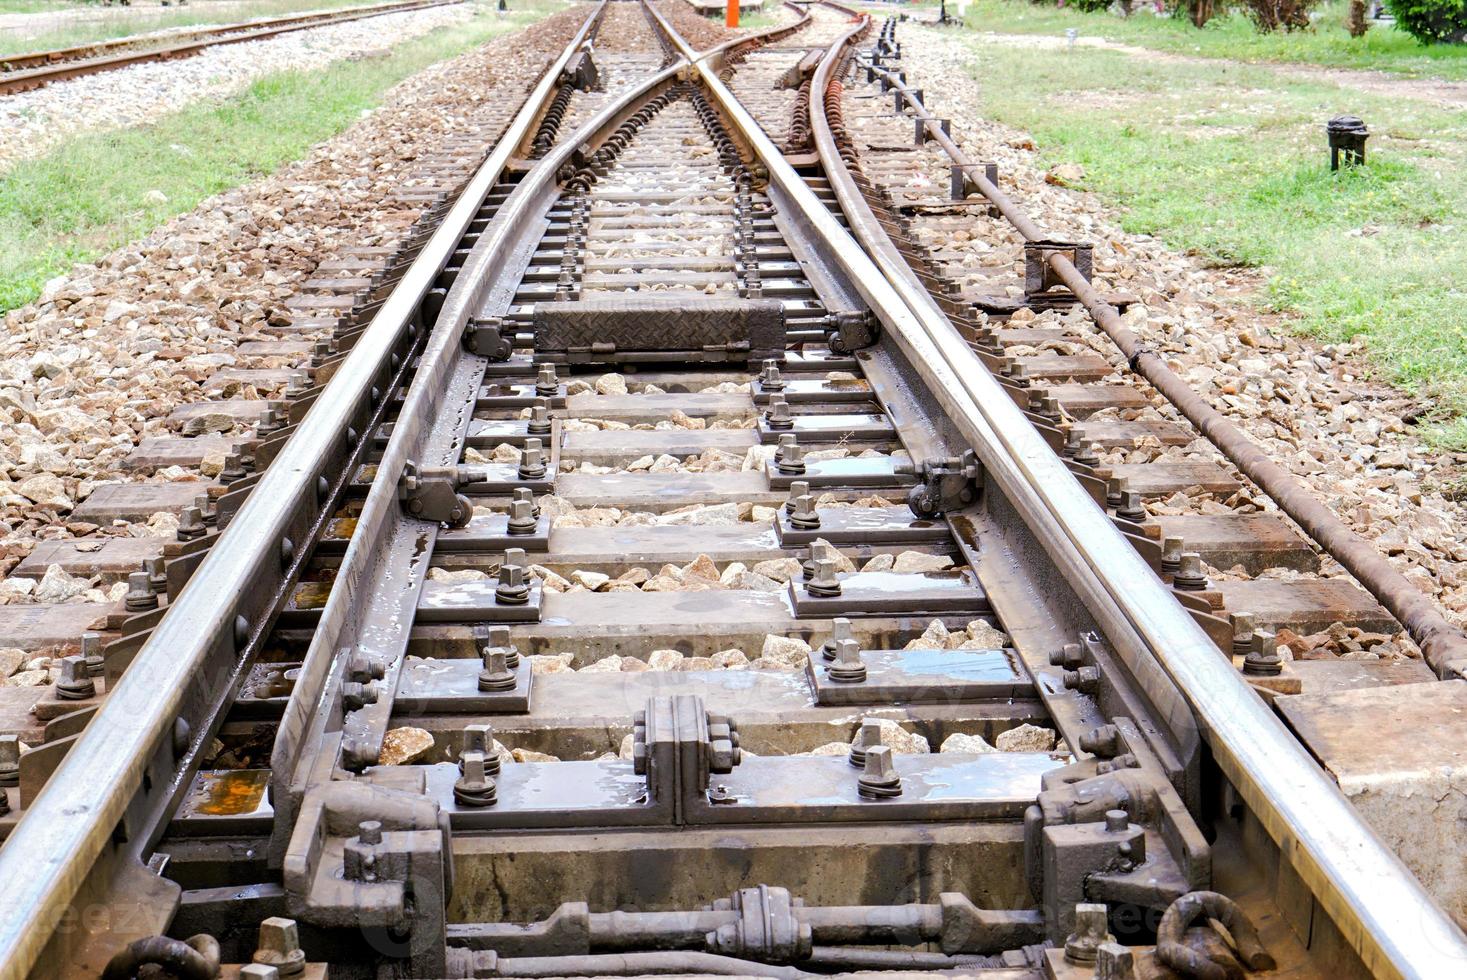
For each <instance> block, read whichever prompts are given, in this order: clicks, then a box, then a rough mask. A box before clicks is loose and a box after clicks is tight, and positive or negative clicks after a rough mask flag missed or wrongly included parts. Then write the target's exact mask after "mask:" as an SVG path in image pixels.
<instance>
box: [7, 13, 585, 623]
mask: <svg viewBox="0 0 1467 980" xmlns="http://www.w3.org/2000/svg"><path fill="white" fill-rule="evenodd" d="M583 10H584V8H573V9H571V10H568V11H566V12H563V13H560V14H557V15H555V16H553V17H551V18H548V19H547V20H545V21H542V22H541V23H539V24H536V25H534V26H532V27H531V28H529V29H527V30H525V31H522V32H519V33H517V34H513V35H508V36H505V37H501V38H498V39H496V40H494V41H492V42H491V43H489V44H487V45H485V46H483V47H481V48H479V49H477V50H475V51H473V52H471V53H469V54H466V55H463V56H461V57H458V58H455V59H452V60H450V61H446V62H444V63H442V64H440V65H436V66H434V67H432V68H430V69H428V70H426V71H423V72H421V73H419V74H418V75H416V76H414V77H413V78H411V79H409V80H407V81H405V82H403V83H401V84H399V85H398V86H396V87H395V88H394V89H392V90H391V91H390V92H389V93H388V94H387V96H386V98H385V101H384V104H383V106H382V107H381V108H379V109H377V110H375V111H374V112H372V113H370V114H368V115H367V116H366V117H364V118H363V119H362V120H361V121H360V122H359V123H357V124H356V125H355V126H353V127H352V128H351V129H349V130H347V131H346V132H344V133H342V134H341V135H340V136H338V137H336V138H334V139H332V140H330V141H328V142H326V143H323V144H322V145H321V146H319V147H318V148H317V149H316V150H314V151H313V152H312V153H311V155H310V156H309V157H307V158H306V159H304V160H302V161H300V162H298V163H295V164H292V165H289V166H287V167H285V168H283V169H282V170H280V171H279V172H278V173H276V174H275V175H273V176H271V177H269V178H266V179H264V180H261V181H259V182H257V183H255V184H252V185H249V186H246V187H241V188H238V189H236V190H233V191H230V192H228V193H225V194H222V195H219V196H217V197H215V198H212V199H210V200H208V201H205V202H204V203H203V204H201V205H200V206H199V207H198V208H197V209H195V210H194V211H193V212H191V213H189V214H186V215H183V216H181V217H179V218H176V219H174V220H173V221H170V222H169V223H168V224H166V225H164V226H162V227H160V228H158V229H157V230H156V231H155V232H153V233H152V234H151V235H149V236H148V237H147V238H145V239H143V240H141V241H139V242H135V243H133V244H132V245H129V246H128V247H126V248H123V249H120V250H118V251H116V252H113V253H112V254H110V255H108V256H106V257H105V258H103V259H101V260H99V261H98V262H96V263H95V264H90V265H80V266H76V267H75V268H74V269H73V270H72V272H71V273H70V274H68V275H65V276H62V277H59V278H57V279H55V280H53V281H52V282H50V283H48V284H47V286H46V289H45V291H44V293H43V295H42V297H41V298H40V300H38V301H37V302H36V303H34V304H31V305H29V306H26V307H22V308H20V309H17V310H13V311H11V312H10V313H9V314H7V315H6V317H5V320H4V324H5V330H4V334H3V337H0V421H3V423H4V424H3V425H0V535H3V537H0V572H8V571H9V570H10V569H11V568H12V567H14V565H15V564H16V563H17V562H18V561H19V560H20V559H21V558H23V557H24V556H25V555H27V554H29V552H30V551H31V549H33V548H34V547H35V544H36V542H37V541H38V540H42V539H50V538H67V537H75V536H88V535H90V536H92V537H93V538H96V537H99V536H105V535H117V536H131V537H142V536H163V537H168V536H171V535H172V533H173V529H174V528H176V526H177V524H176V519H175V518H173V515H171V514H159V515H154V518H153V519H151V520H150V521H147V522H142V521H139V522H136V523H133V524H126V523H120V522H119V523H117V524H115V525H114V526H110V527H103V528H97V527H95V526H94V525H90V524H85V523H78V522H75V521H72V520H70V518H69V517H68V515H69V513H70V511H71V510H72V509H73V508H74V506H75V505H76V504H78V503H80V502H81V501H83V500H85V499H86V498H87V496H88V495H89V494H91V493H92V492H93V491H94V490H95V489H96V488H97V487H98V486H100V485H102V484H104V483H107V482H118V481H130V480H138V479H143V480H146V481H147V482H155V483H161V482H170V481H195V480H198V479H199V477H200V474H199V473H198V471H196V470H193V469H186V468H183V467H172V466H170V467H164V468H162V469H160V470H158V471H157V472H155V473H153V474H151V475H150V476H147V477H138V476H134V475H128V474H125V473H124V472H123V470H122V461H123V459H124V458H125V457H127V455H128V454H129V453H131V452H132V450H133V448H134V447H135V446H136V445H137V443H138V442H139V441H140V440H141V439H143V438H144V437H147V436H163V435H176V434H178V431H177V426H176V425H175V424H174V423H170V422H169V421H168V419H167V417H168V415H169V413H170V412H171V411H172V410H173V409H174V408H175V407H176V406H178V405H180V404H183V403H187V402H197V401H204V400H207V399H209V398H213V397H226V398H232V399H260V398H266V397H270V396H271V395H272V394H274V393H275V390H274V389H273V388H265V387H256V386H255V385H252V384H247V383H240V384H236V385H233V386H232V387H230V388H228V389H221V390H210V389H207V388H206V387H205V384H204V383H205V382H206V381H207V380H208V379H209V378H210V377H211V376H213V375H214V374H215V373H216V372H217V371H218V370H219V369H221V368H226V367H231V366H240V367H249V368H261V367H272V366H273V367H279V366H287V365H288V364H289V363H291V362H293V361H294V360H295V359H294V358H280V359H278V360H279V361H280V363H278V364H277V363H275V361H276V360H277V359H273V358H248V359H247V358H242V357H239V356H237V355H236V354H235V353H234V351H235V348H236V347H237V345H238V344H240V343H243V342H245V341H248V340H252V339H261V335H260V333H259V331H261V329H262V328H265V327H267V326H268V325H269V324H271V323H280V322H284V321H285V320H288V319H289V314H288V313H287V311H286V308H285V301H286V300H287V299H289V298H290V297H291V296H293V295H294V294H295V293H296V292H297V291H298V289H299V287H300V286H301V284H302V283H304V282H305V281H306V280H307V279H309V278H310V277H311V276H312V274H313V273H314V272H315V270H316V268H317V266H318V265H319V264H320V263H322V262H324V261H326V260H329V259H333V258H336V257H338V256H339V254H340V253H341V252H342V251H343V250H345V249H350V248H355V247H359V246H389V247H390V246H392V245H393V244H394V243H395V242H397V241H399V240H400V239H401V238H402V236H403V235H404V234H405V233H406V232H407V230H408V229H409V228H410V227H411V226H412V224H413V222H414V221H415V220H416V219H417V217H418V215H419V213H420V204H418V203H404V202H403V201H401V200H398V199H394V194H395V193H396V192H398V191H400V190H402V189H403V188H404V187H407V186H411V185H412V183H413V181H414V178H415V177H417V176H418V175H419V174H421V172H422V167H423V166H424V164H423V163H421V162H420V158H425V157H428V156H430V155H431V154H432V153H434V152H435V151H436V150H437V149H438V148H439V147H440V146H441V145H442V143H443V141H444V140H445V139H449V138H451V137H454V136H461V135H465V134H471V135H474V136H479V135H482V137H483V138H484V140H485V141H486V142H492V141H493V139H494V137H495V136H496V135H497V133H498V132H500V131H502V128H503V126H504V124H505V123H506V122H507V120H508V118H509V117H510V116H511V115H512V113H513V111H514V109H515V107H517V106H518V104H519V103H520V101H521V100H522V99H523V97H524V95H525V94H526V93H527V92H528V90H529V88H530V86H531V85H532V84H533V81H534V79H535V78H536V77H538V75H539V73H540V72H541V71H542V70H543V68H544V66H545V64H546V63H547V62H548V61H549V59H550V58H551V57H553V56H554V54H555V53H557V52H558V51H559V49H560V47H561V45H563V44H564V42H565V41H566V40H567V39H568V38H569V37H570V35H571V34H572V33H573V31H574V30H575V28H576V27H577V26H579V24H580V23H581V20H582V18H583ZM264 339H271V338H270V337H269V336H266V337H264ZM210 431H211V432H215V433H219V434H223V435H225V436H230V435H241V436H242V435H244V434H245V433H246V432H247V431H248V427H247V425H246V423H244V422H240V421H237V420H234V419H229V418H227V417H226V418H223V419H220V420H219V423H218V425H217V426H214V427H213V428H211V429H210ZM204 469H205V473H206V474H207V470H208V467H207V466H206V467H205V468H204ZM202 486H203V484H200V487H201V488H202ZM57 585H58V586H59V585H60V583H57ZM55 591H56V589H52V590H50V592H55ZM86 591H87V587H86V585H85V583H84V582H83V583H82V584H81V585H80V587H79V588H78V589H76V590H75V594H74V595H71V596H67V598H75V599H76V601H84V600H86V599H89V598H90V599H93V600H95V599H96V598H97V597H96V596H89V595H87V594H86ZM40 592H42V590H39V589H37V590H35V591H33V592H29V593H27V592H24V591H23V590H14V589H7V590H5V591H3V592H0V604H4V603H7V602H32V601H36V598H37V597H38V596H37V593H40ZM47 594H48V595H49V594H50V593H49V592H48V593H47Z"/></svg>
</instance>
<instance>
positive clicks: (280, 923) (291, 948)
mask: <svg viewBox="0 0 1467 980" xmlns="http://www.w3.org/2000/svg"><path fill="white" fill-rule="evenodd" d="M362 829H363V830H364V831H365V829H366V824H363V825H362ZM378 830H379V831H380V830H381V825H380V824H379V825H378ZM363 839H364V841H365V835H364V838H363ZM378 839H379V840H380V839H381V837H380V834H379V837H378ZM250 959H251V960H252V961H253V962H254V963H256V964H257V965H260V966H265V967H273V968H275V969H276V970H278V971H279V973H280V976H284V977H291V976H295V975H296V974H297V973H300V972H301V971H302V970H304V969H305V968H306V951H305V950H303V949H301V937H300V930H299V929H297V928H296V924H295V920H294V919H285V918H281V917H280V916H271V917H270V918H268V919H265V920H264V921H263V922H261V923H260V935H259V939H257V940H256V943H255V952H254V955H253V956H251V957H250ZM240 972H241V973H243V972H244V971H240Z"/></svg>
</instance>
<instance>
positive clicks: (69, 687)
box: [56, 654, 97, 701]
mask: <svg viewBox="0 0 1467 980" xmlns="http://www.w3.org/2000/svg"><path fill="white" fill-rule="evenodd" d="M96 693H97V683H96V682H95V681H93V680H92V675H91V673H90V672H88V670H87V660H86V658H85V657H80V656H77V655H75V654H73V655H72V656H70V657H62V658H61V676H60V677H58V678H57V679H56V697H57V698H58V699H60V700H62V701H85V700H86V699H87V698H89V697H92V696H93V695H95V694H96Z"/></svg>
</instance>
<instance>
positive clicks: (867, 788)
mask: <svg viewBox="0 0 1467 980" xmlns="http://www.w3.org/2000/svg"><path fill="white" fill-rule="evenodd" d="M856 792H857V793H859V794H860V795H861V796H862V797H863V798H865V799H868V800H889V799H891V798H893V797H896V796H901V795H902V777H900V776H898V775H897V771H896V765H895V764H894V763H893V762H892V758H891V746H889V745H875V746H872V747H871V748H869V749H867V750H866V765H865V768H864V769H863V770H862V772H861V776H860V778H859V779H857V780H856Z"/></svg>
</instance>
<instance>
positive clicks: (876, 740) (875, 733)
mask: <svg viewBox="0 0 1467 980" xmlns="http://www.w3.org/2000/svg"><path fill="white" fill-rule="evenodd" d="M880 744H881V721H880V720H879V719H876V718H862V719H861V727H860V729H859V730H857V732H856V737H855V739H854V740H852V742H851V751H850V753H849V754H848V755H847V756H846V761H847V762H849V763H850V764H851V765H853V766H855V767H856V768H857V769H864V768H866V753H867V751H868V750H870V749H872V748H874V747H875V746H877V745H880Z"/></svg>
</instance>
